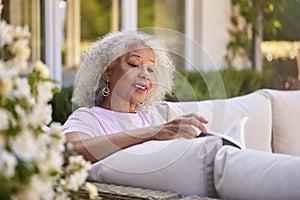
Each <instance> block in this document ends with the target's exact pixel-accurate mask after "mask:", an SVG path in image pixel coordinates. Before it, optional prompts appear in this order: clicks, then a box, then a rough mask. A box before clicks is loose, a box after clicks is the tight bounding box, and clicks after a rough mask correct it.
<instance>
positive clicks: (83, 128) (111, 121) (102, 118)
mask: <svg viewBox="0 0 300 200" xmlns="http://www.w3.org/2000/svg"><path fill="white" fill-rule="evenodd" d="M161 122H162V123H163V119H162V121H161ZM151 125H154V123H153V120H152V118H151V115H150V111H149V112H146V111H137V112H136V113H122V112H114V111H111V110H107V109H103V108H101V107H96V106H95V107H92V108H85V107H82V108H79V109H77V110H75V111H74V112H73V113H72V114H71V115H70V116H69V118H68V119H67V121H66V122H65V124H64V125H63V133H68V132H77V131H79V132H83V133H86V134H89V135H91V136H100V135H107V134H113V133H118V132H122V131H126V130H132V129H136V128H141V127H147V126H151Z"/></svg>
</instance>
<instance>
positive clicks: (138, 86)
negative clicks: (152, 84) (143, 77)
mask: <svg viewBox="0 0 300 200" xmlns="http://www.w3.org/2000/svg"><path fill="white" fill-rule="evenodd" d="M132 86H133V87H135V88H137V90H139V91H142V92H145V91H146V90H147V86H146V85H145V84H139V83H135V84H133V85H132Z"/></svg>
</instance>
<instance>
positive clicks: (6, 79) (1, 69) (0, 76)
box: [0, 61, 13, 96]
mask: <svg viewBox="0 0 300 200" xmlns="http://www.w3.org/2000/svg"><path fill="white" fill-rule="evenodd" d="M6 68H7V67H6V66H5V63H4V62H2V61H0V94H1V95H2V96H6V95H7V94H8V92H9V91H10V90H11V88H12V86H13V80H12V76H11V75H10V73H9V72H8V70H7V69H6Z"/></svg>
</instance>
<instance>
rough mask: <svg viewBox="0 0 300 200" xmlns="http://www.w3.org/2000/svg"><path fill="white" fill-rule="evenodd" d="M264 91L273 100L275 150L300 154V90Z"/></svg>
mask: <svg viewBox="0 0 300 200" xmlns="http://www.w3.org/2000/svg"><path fill="white" fill-rule="evenodd" d="M264 91H265V92H266V93H267V94H269V95H270V97H271V101H272V112H273V114H272V116H273V119H272V122H273V151H274V152H275V153H285V154H290V155H295V156H300V91H278V90H264Z"/></svg>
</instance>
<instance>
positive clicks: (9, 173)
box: [0, 149, 17, 178]
mask: <svg viewBox="0 0 300 200" xmlns="http://www.w3.org/2000/svg"><path fill="white" fill-rule="evenodd" d="M16 165H17V159H16V157H15V156H14V155H13V154H11V153H9V152H7V151H5V150H3V149H0V171H1V172H2V173H3V174H4V175H5V176H6V177H7V178H10V177H13V176H14V175H15V167H16Z"/></svg>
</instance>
